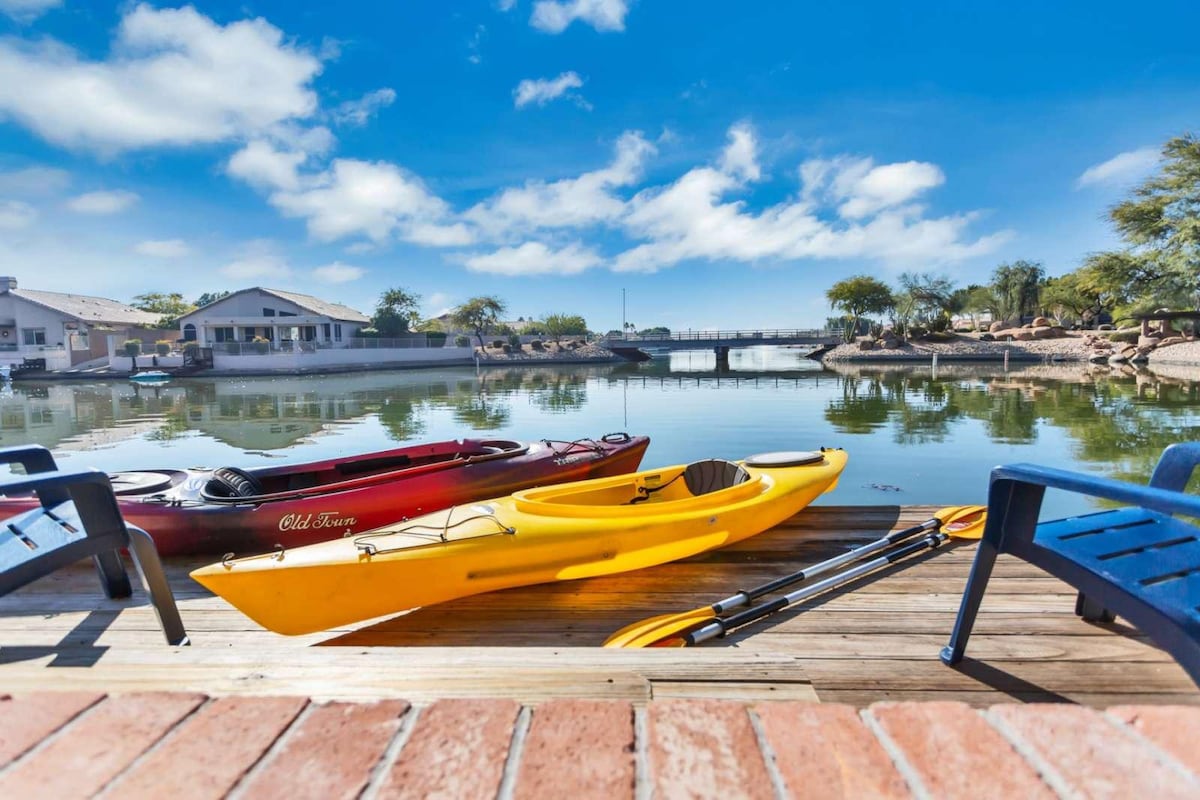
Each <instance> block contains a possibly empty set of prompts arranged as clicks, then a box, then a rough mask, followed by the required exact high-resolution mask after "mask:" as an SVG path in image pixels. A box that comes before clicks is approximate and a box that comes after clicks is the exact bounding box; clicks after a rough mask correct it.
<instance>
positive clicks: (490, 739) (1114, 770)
mask: <svg viewBox="0 0 1200 800" xmlns="http://www.w3.org/2000/svg"><path fill="white" fill-rule="evenodd" d="M639 713H641V714H643V715H644V721H645V724H644V725H643V726H638V725H636V724H635V715H634V708H633V706H631V705H630V704H629V703H627V702H624V701H583V700H562V701H554V702H549V703H544V704H542V705H538V706H532V707H529V708H527V709H525V710H524V713H522V709H521V707H520V706H519V705H518V704H517V703H515V702H513V701H511V700H444V701H439V702H437V703H434V704H433V705H431V706H428V707H425V708H419V709H416V708H414V709H410V708H409V704H408V703H406V702H404V701H402V700H383V701H377V702H367V703H324V704H321V703H311V702H309V701H308V700H307V699H306V698H265V697H233V698H222V699H209V700H206V699H205V698H204V697H202V696H197V695H190V694H165V693H144V694H131V695H113V696H110V697H106V698H100V697H97V696H93V695H85V694H70V693H62V694H54V693H39V694H30V695H24V696H17V697H2V696H0V797H54V798H56V800H57V798H72V797H91V796H96V795H97V794H103V795H106V796H108V797H112V798H117V797H120V798H139V797H147V798H168V800H187V799H188V798H208V797H213V798H217V797H222V796H224V795H226V794H229V793H232V794H233V795H234V796H235V797H244V798H255V800H257V798H259V797H283V798H288V799H289V800H294V799H295V798H301V797H322V798H326V797H328V798H334V797H357V796H366V797H432V796H441V797H454V798H468V799H469V798H475V797H487V798H495V797H500V799H501V800H509V798H510V797H512V798H525V797H564V798H568V799H569V800H584V799H585V798H590V797H605V798H608V797H612V798H623V797H625V798H628V797H634V796H648V795H649V794H650V793H651V792H653V795H654V797H655V798H674V797H715V796H722V797H724V796H728V797H748V798H757V797H763V798H771V797H776V796H778V794H779V793H782V794H783V795H785V796H788V797H797V798H803V797H878V798H896V799H899V798H905V797H912V796H918V795H923V796H928V797H959V796H978V797H985V796H993V797H1021V798H1036V797H1054V796H1056V793H1057V792H1062V793H1064V794H1066V795H1071V796H1079V797H1089V798H1091V797H1097V798H1100V797H1133V796H1138V795H1142V796H1146V797H1154V798H1156V800H1157V799H1158V798H1171V797H1181V798H1182V797H1187V798H1194V797H1200V744H1198V742H1200V708H1197V707H1190V706H1189V707H1184V706H1122V707H1118V708H1112V709H1109V710H1108V712H1107V713H1105V712H1101V711H1095V710H1092V709H1088V708H1083V707H1079V706H1071V705H1016V704H1013V705H1002V706H993V707H992V708H990V709H987V710H985V711H978V710H974V709H971V708H969V707H967V706H966V705H964V704H961V703H941V702H929V703H915V702H909V703H876V704H875V705H873V706H871V707H870V708H868V709H865V710H863V711H862V712H861V713H860V712H859V711H857V710H856V709H853V708H851V707H849V706H841V705H809V704H804V703H796V702H778V703H770V702H768V703H759V704H752V703H740V702H731V701H716V700H658V701H651V702H650V703H648V704H647V705H646V706H645V707H644V709H643V710H642V711H641V712H639Z"/></svg>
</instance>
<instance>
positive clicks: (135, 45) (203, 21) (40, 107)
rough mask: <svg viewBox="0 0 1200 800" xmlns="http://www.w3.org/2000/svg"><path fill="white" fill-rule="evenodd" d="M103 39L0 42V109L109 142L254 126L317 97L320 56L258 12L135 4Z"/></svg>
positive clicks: (253, 130)
mask: <svg viewBox="0 0 1200 800" xmlns="http://www.w3.org/2000/svg"><path fill="white" fill-rule="evenodd" d="M111 50H112V55H111V57H110V58H109V59H108V60H104V61H99V60H92V59H90V58H88V57H87V56H85V55H83V54H81V53H79V52H77V51H75V50H73V49H71V48H70V47H68V46H66V45H64V44H62V43H59V42H57V41H54V40H52V39H44V40H40V41H38V42H21V41H17V40H11V39H10V40H4V41H0V113H3V114H5V115H7V116H9V117H11V118H12V119H14V120H16V121H17V122H19V123H21V124H23V125H25V126H26V127H28V128H29V129H30V130H32V131H34V132H35V133H36V134H38V135H39V136H41V137H42V138H43V139H46V140H47V141H49V142H52V143H54V144H57V145H61V146H64V147H70V148H83V149H94V150H98V151H101V152H118V151H123V150H129V149H135V148H143V147H152V146H160V145H188V144H196V143H206V142H218V141H225V140H229V139H234V138H241V137H247V136H253V135H255V134H259V133H261V132H263V131H267V130H270V129H271V128H273V127H274V126H277V125H280V124H282V123H286V122H288V121H290V120H295V119H303V118H307V117H310V116H311V115H313V114H314V113H315V111H316V108H317V98H316V95H315V93H314V92H313V91H312V90H311V89H310V88H309V85H308V84H309V83H310V82H311V81H312V80H313V78H314V77H315V76H316V75H317V74H318V73H319V72H320V71H321V62H320V61H319V60H318V59H317V58H316V57H315V56H313V55H312V54H311V53H309V52H307V51H305V50H303V49H301V48H298V47H296V46H294V45H292V44H291V43H289V42H286V41H285V40H284V36H283V33H282V32H281V31H280V30H279V29H278V28H276V27H274V26H272V25H271V24H269V23H268V22H266V21H265V20H263V19H253V20H241V21H238V22H231V23H229V24H228V25H224V26H222V25H218V24H217V23H215V22H214V21H213V20H211V19H209V18H208V17H206V16H204V15H202V14H200V13H199V12H197V11H196V9H195V8H193V7H191V6H185V7H183V8H179V9H155V8H152V7H150V6H148V5H138V6H135V7H134V8H133V9H132V10H131V11H129V12H128V13H127V14H126V15H125V16H124V17H123V18H122V20H121V23H120V25H119V27H118V29H117V34H116V40H115V41H114V43H113V46H112V48H111Z"/></svg>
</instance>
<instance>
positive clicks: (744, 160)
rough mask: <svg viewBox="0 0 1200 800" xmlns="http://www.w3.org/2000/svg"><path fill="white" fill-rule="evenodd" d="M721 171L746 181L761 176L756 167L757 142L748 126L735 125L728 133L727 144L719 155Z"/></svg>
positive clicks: (759, 170)
mask: <svg viewBox="0 0 1200 800" xmlns="http://www.w3.org/2000/svg"><path fill="white" fill-rule="evenodd" d="M721 170H722V171H723V172H726V173H728V174H730V175H737V176H738V177H741V178H743V179H745V180H748V181H756V180H758V179H759V178H760V177H761V176H762V170H761V169H760V168H759V166H758V141H757V139H756V138H755V136H754V131H753V129H751V127H750V126H749V125H745V124H741V125H735V126H734V127H733V128H731V129H730V131H729V144H728V145H726V147H725V152H724V153H722V154H721Z"/></svg>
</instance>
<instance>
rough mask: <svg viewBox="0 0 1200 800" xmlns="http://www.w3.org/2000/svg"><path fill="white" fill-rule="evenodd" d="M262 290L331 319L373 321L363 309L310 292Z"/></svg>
mask: <svg viewBox="0 0 1200 800" xmlns="http://www.w3.org/2000/svg"><path fill="white" fill-rule="evenodd" d="M262 291H264V292H266V293H267V294H273V295H275V296H276V297H281V298H283V299H284V300H289V301H291V302H293V303H295V304H296V305H298V306H300V307H301V308H303V309H306V310H308V311H311V312H313V313H314V314H320V315H321V316H325V317H329V318H330V319H343V320H347V321H349V322H370V321H371V318H370V317H368V316H365V315H364V314H363V313H362V312H361V311H355V310H354V309H353V308H351V307H350V306H344V305H342V304H341V303H329V302H326V301H325V300H322V299H320V298H319V297H313V296H312V295H309V294H300V293H299V292H285V291H282V290H280V289H262Z"/></svg>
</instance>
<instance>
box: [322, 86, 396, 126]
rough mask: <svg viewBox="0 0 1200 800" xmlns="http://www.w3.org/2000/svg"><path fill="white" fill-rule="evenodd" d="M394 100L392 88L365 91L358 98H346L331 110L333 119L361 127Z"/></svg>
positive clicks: (340, 122) (343, 123)
mask: <svg viewBox="0 0 1200 800" xmlns="http://www.w3.org/2000/svg"><path fill="white" fill-rule="evenodd" d="M394 102H396V92H395V90H393V89H388V88H383V89H376V90H375V91H373V92H367V93H366V94H364V95H363V96H362V97H360V98H359V99H358V100H347V101H346V102H345V103H342V104H341V105H339V106H338V107H337V108H335V109H334V110H333V119H334V121H336V122H337V123H338V124H339V125H352V126H355V127H362V126H363V125H366V124H367V122H369V121H370V119H371V117H373V116H375V115H376V114H378V113H379V110H380V109H383V108H387V107H388V106H390V105H391V104H392V103H394Z"/></svg>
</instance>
